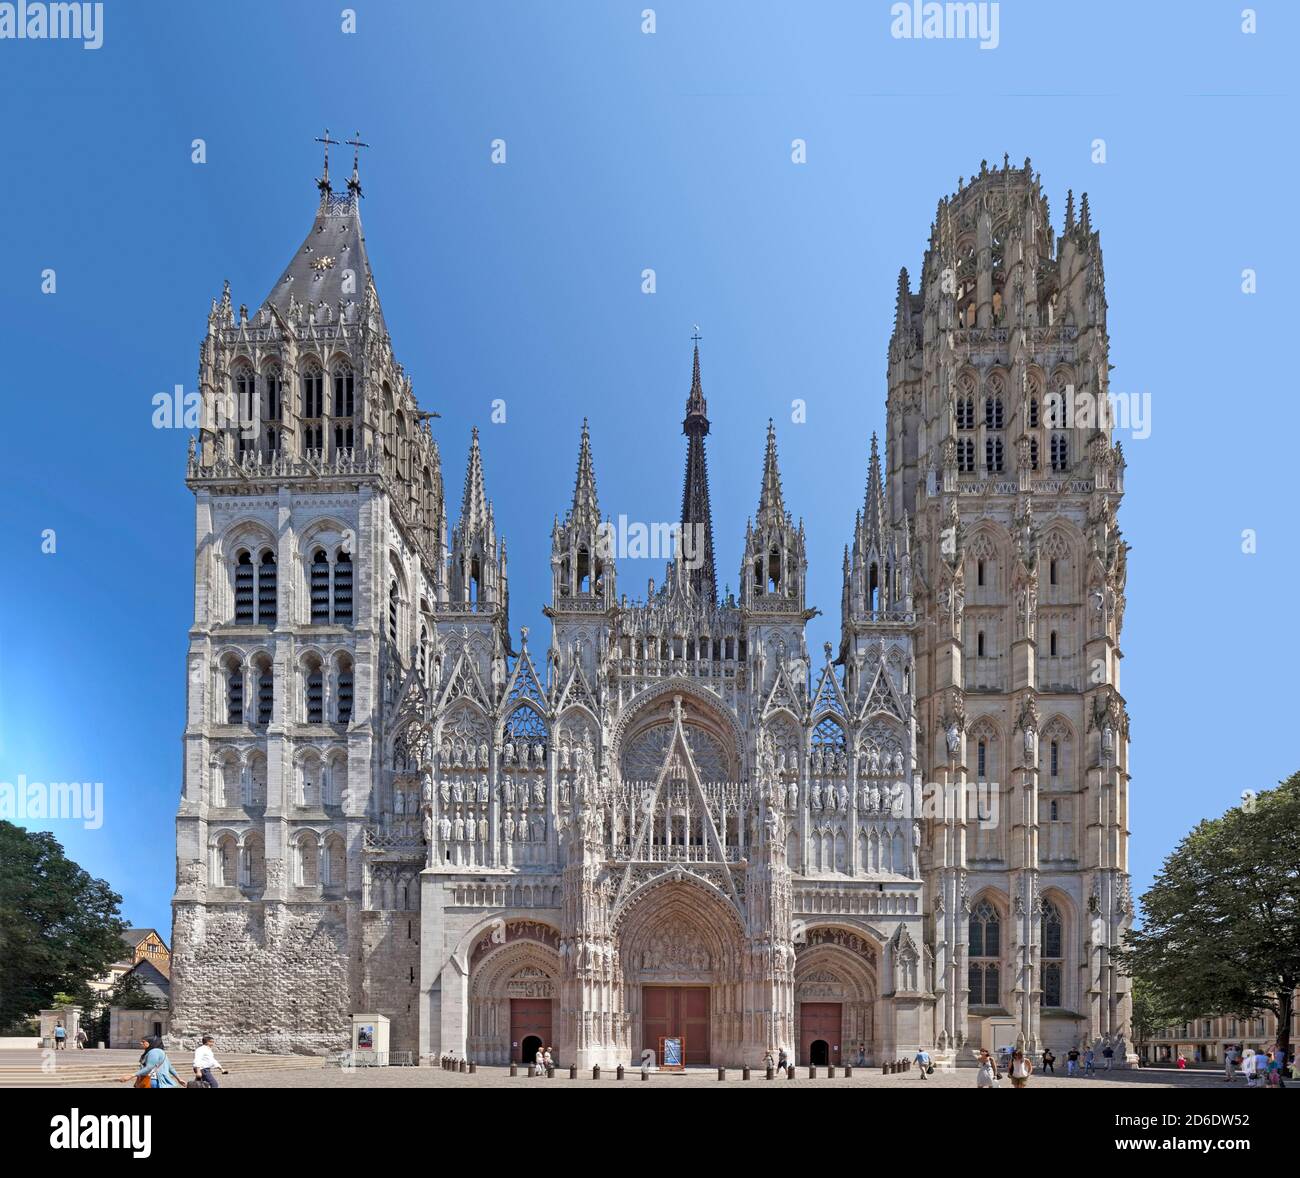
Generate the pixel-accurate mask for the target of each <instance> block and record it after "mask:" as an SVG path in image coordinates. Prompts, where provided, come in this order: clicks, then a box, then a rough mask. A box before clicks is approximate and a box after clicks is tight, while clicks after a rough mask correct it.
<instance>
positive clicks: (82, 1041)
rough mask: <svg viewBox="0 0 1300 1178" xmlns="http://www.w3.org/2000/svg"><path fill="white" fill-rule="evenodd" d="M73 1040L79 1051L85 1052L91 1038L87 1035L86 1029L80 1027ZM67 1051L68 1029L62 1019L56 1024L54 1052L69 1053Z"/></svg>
mask: <svg viewBox="0 0 1300 1178" xmlns="http://www.w3.org/2000/svg"><path fill="white" fill-rule="evenodd" d="M73 1038H74V1039H75V1040H76V1043H77V1050H78V1051H84V1050H85V1048H86V1044H87V1042H89V1036H88V1035H87V1034H86V1028H85V1027H78V1028H77V1033H76V1034H75V1035H74V1036H73ZM67 1049H68V1028H67V1027H65V1026H64V1025H63V1020H62V1019H60V1020H59V1021H58V1022H57V1023H55V1024H54V1050H55V1051H67Z"/></svg>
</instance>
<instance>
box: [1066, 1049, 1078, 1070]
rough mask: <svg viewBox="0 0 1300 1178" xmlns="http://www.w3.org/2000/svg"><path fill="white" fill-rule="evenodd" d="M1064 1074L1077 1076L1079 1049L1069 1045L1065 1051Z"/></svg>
mask: <svg viewBox="0 0 1300 1178" xmlns="http://www.w3.org/2000/svg"><path fill="white" fill-rule="evenodd" d="M1065 1074H1066V1075H1067V1076H1077V1075H1078V1074H1079V1049H1078V1048H1077V1047H1071V1048H1070V1050H1069V1051H1067V1052H1066V1053H1065Z"/></svg>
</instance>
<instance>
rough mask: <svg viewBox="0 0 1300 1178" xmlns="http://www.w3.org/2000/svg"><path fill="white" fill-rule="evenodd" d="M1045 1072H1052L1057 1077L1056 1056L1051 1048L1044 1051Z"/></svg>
mask: <svg viewBox="0 0 1300 1178" xmlns="http://www.w3.org/2000/svg"><path fill="white" fill-rule="evenodd" d="M1043 1071H1044V1072H1051V1073H1052V1075H1056V1056H1054V1055H1053V1054H1052V1049H1051V1048H1050V1047H1048V1048H1046V1049H1045V1050H1044V1051H1043Z"/></svg>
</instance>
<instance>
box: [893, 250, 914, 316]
mask: <svg viewBox="0 0 1300 1178" xmlns="http://www.w3.org/2000/svg"><path fill="white" fill-rule="evenodd" d="M911 313H912V291H911V280H910V278H909V277H908V273H907V267H906V266H904V267H903V268H902V269H901V270H900V271H899V272H898V298H897V300H896V301H895V303H894V328H895V329H896V330H898V331H903V330H905V329H906V328H907V325H908V320H909V319H910V318H911Z"/></svg>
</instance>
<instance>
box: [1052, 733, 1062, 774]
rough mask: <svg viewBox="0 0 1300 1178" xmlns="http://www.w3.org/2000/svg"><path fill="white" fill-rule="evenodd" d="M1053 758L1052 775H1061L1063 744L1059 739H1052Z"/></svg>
mask: <svg viewBox="0 0 1300 1178" xmlns="http://www.w3.org/2000/svg"><path fill="white" fill-rule="evenodd" d="M1051 759H1052V776H1053V777H1059V776H1060V773H1061V745H1060V742H1059V741H1055V740H1054V741H1052V744H1051Z"/></svg>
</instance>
